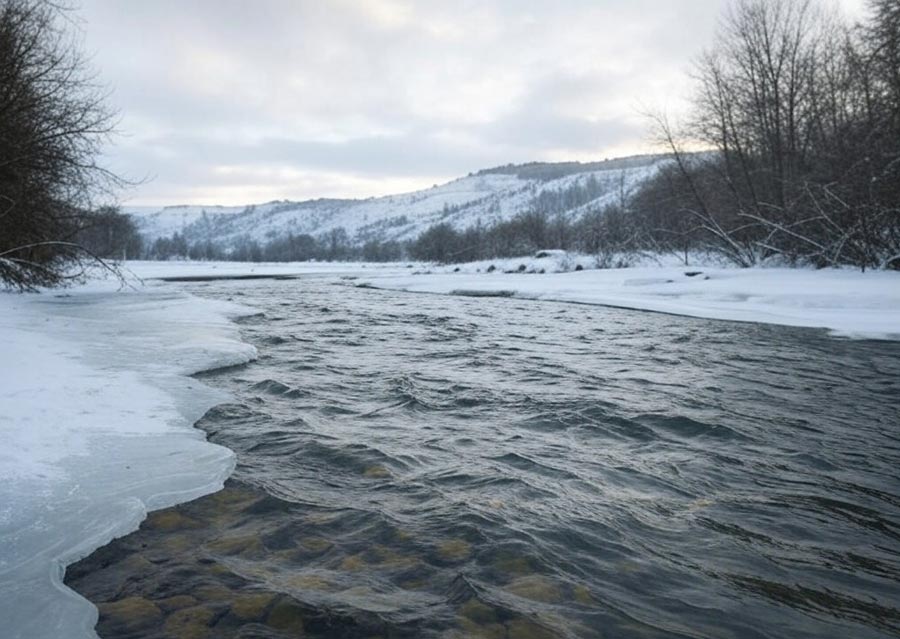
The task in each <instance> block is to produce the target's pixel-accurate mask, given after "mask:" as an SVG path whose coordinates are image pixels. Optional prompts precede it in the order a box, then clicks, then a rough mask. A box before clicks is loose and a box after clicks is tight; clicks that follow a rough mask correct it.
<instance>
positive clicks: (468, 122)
mask: <svg viewBox="0 0 900 639" xmlns="http://www.w3.org/2000/svg"><path fill="white" fill-rule="evenodd" d="M840 1H841V4H843V5H844V6H845V7H847V8H849V9H850V10H851V11H854V10H856V11H858V8H859V5H861V4H862V1H863V0H840ZM725 4H726V2H725V0H555V1H554V0H480V1H468V0H457V1H455V2H448V1H447V0H439V1H426V0H422V1H412V0H410V1H407V0H255V1H253V2H251V1H249V0H154V1H152V2H148V1H145V0H83V1H82V10H81V17H82V18H83V24H82V26H83V29H84V35H85V39H86V45H87V49H88V51H89V52H90V53H91V55H92V56H93V63H94V66H95V67H96V69H97V71H98V72H99V74H100V76H101V77H102V79H103V80H104V81H105V82H107V83H108V84H109V85H110V87H111V88H112V89H113V94H112V97H111V103H112V105H113V106H115V107H116V108H117V109H119V111H120V112H121V125H120V129H121V131H122V134H123V135H122V137H120V138H119V139H118V141H117V143H116V145H115V146H114V147H112V148H110V150H109V154H108V157H107V160H106V161H107V164H108V165H110V166H111V167H112V168H114V169H115V170H117V171H118V172H121V173H124V174H126V175H127V176H128V177H131V178H144V177H149V178H151V179H150V180H149V181H148V182H146V183H145V184H143V185H141V186H139V187H137V188H135V189H134V190H132V191H131V192H129V193H127V194H126V196H125V199H126V204H190V203H195V204H246V203H251V202H264V201H269V200H273V199H284V198H287V199H306V198H315V197H367V196H370V195H383V194H387V193H397V192H401V191H408V190H413V189H417V188H422V187H428V186H431V185H432V184H434V183H439V182H444V181H447V180H449V179H452V178H455V177H458V176H460V175H464V174H466V173H468V172H470V171H475V170H478V169H481V168H486V167H490V166H496V165H499V164H506V163H508V162H516V163H518V162H528V161H533V160H549V161H557V160H570V159H576V160H591V159H603V158H605V157H614V156H620V155H627V154H633V153H640V152H647V151H650V150H652V147H651V146H650V140H649V138H648V135H647V126H646V122H645V121H644V119H643V118H642V116H641V115H640V112H641V111H642V109H645V108H653V109H666V110H667V111H668V112H670V113H672V114H675V115H677V114H678V113H679V112H681V111H683V109H684V108H685V99H686V96H687V90H688V87H689V83H688V78H687V73H688V71H689V69H690V64H691V60H692V59H694V58H695V57H696V56H697V54H698V53H699V52H700V51H701V50H702V49H703V48H704V47H705V46H708V45H709V44H710V43H711V41H712V38H713V33H714V31H715V24H716V20H717V18H718V16H719V14H720V12H721V11H722V9H723V7H724V6H725Z"/></svg>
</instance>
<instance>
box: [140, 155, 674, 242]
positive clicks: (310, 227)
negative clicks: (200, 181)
mask: <svg viewBox="0 0 900 639" xmlns="http://www.w3.org/2000/svg"><path fill="white" fill-rule="evenodd" d="M667 161H668V159H667V158H666V157H664V156H637V157H632V158H623V159H617V160H608V161H604V162H592V163H578V162H564V163H530V164H523V165H508V166H503V167H497V168H494V169H486V170H483V171H479V172H478V173H475V174H470V175H468V176H466V177H462V178H459V179H456V180H453V181H452V182H449V183H447V184H443V185H440V186H434V187H432V188H429V189H425V190H422V191H414V192H412V193H404V194H400V195H389V196H385V197H378V198H369V199H365V200H338V199H319V200H309V201H305V202H290V201H275V202H268V203H266V204H257V205H250V206H237V207H222V206H171V207H165V208H163V209H148V208H144V207H132V208H126V212H127V213H130V214H132V215H134V216H135V217H137V219H138V226H139V229H140V231H141V234H142V235H143V237H144V239H145V240H146V241H148V242H153V241H154V240H156V239H157V238H160V237H169V236H171V235H172V234H173V233H176V232H177V233H180V234H182V235H183V236H184V237H185V239H186V240H187V242H188V243H195V242H206V241H210V242H212V243H214V244H216V245H218V246H221V247H222V248H225V249H228V248H231V247H233V246H235V244H236V243H237V242H239V241H241V240H242V239H245V238H248V239H253V240H256V241H258V242H261V243H264V242H268V241H270V240H272V239H275V238H278V237H284V236H286V235H288V234H294V235H302V234H308V235H312V236H315V237H321V236H323V235H325V234H327V233H329V232H331V231H333V230H336V229H341V228H342V229H344V230H345V231H346V233H347V236H348V238H349V240H350V241H351V242H352V243H353V244H356V245H361V244H363V243H365V242H367V241H369V240H378V241H380V242H384V241H388V240H411V239H414V238H416V237H417V236H418V235H419V234H421V233H422V231H424V230H425V229H427V228H428V227H430V226H432V225H434V224H437V223H439V222H447V223H449V224H450V225H452V226H453V227H454V228H456V229H464V228H466V227H468V226H472V225H474V224H478V223H479V222H480V223H481V224H483V225H490V224H493V223H495V222H499V221H503V220H508V219H510V218H512V217H514V216H515V215H516V214H518V213H522V212H525V211H534V210H540V211H544V212H546V213H547V214H549V215H563V216H566V217H568V218H575V217H578V216H579V215H581V214H582V213H584V212H586V211H589V210H597V209H601V208H603V207H604V206H605V205H607V204H609V203H612V202H615V201H617V200H619V199H620V198H621V197H622V196H623V194H628V193H630V192H631V191H632V190H633V189H634V188H636V186H637V185H639V184H640V183H641V182H643V181H644V180H646V179H647V178H648V177H650V176H652V175H653V174H655V173H656V171H657V170H658V168H659V167H660V166H661V164H663V163H665V162H667Z"/></svg>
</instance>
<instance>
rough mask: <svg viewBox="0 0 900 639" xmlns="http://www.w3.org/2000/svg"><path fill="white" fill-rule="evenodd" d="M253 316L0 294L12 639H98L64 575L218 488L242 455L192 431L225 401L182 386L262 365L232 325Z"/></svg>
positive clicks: (209, 306)
mask: <svg viewBox="0 0 900 639" xmlns="http://www.w3.org/2000/svg"><path fill="white" fill-rule="evenodd" d="M248 312H251V311H250V310H249V309H244V308H241V307H238V306H236V305H228V304H220V303H215V302H208V301H204V300H199V299H196V298H192V297H189V296H187V295H185V294H182V293H179V292H177V291H174V290H171V288H170V287H162V286H149V287H145V288H144V289H142V290H141V291H139V292H115V286H113V285H112V284H111V283H95V284H92V285H90V286H86V287H82V288H79V289H75V290H74V291H71V292H69V293H65V294H51V293H47V294H44V295H39V296H34V295H28V296H25V295H15V294H9V293H0V440H2V442H3V444H2V447H0V602H2V603H0V611H2V614H0V618H2V620H3V626H4V627H3V636H4V637H10V638H13V637H23V638H24V637H27V638H29V639H36V638H43V637H67V638H69V637H95V636H96V635H95V634H94V631H93V627H94V624H95V622H96V609H95V608H94V607H93V606H92V605H91V604H90V603H88V602H87V601H86V600H84V599H82V598H81V597H80V596H78V595H77V594H75V593H74V592H72V591H70V590H68V589H67V588H65V587H64V586H63V585H62V576H63V573H64V566H65V565H66V564H68V563H71V562H73V561H76V560H77V559H79V558H81V557H83V556H85V555H87V554H88V553H90V552H91V551H92V550H94V549H95V548H97V547H99V546H101V545H103V544H105V543H107V542H108V541H109V540H110V539H112V538H114V537H117V536H120V535H123V534H126V533H128V532H130V531H132V530H134V529H135V528H137V526H138V524H139V523H140V521H141V520H142V519H143V518H144V516H145V514H146V512H147V511H148V510H151V509H157V508H163V507H166V506H169V505H172V504H174V503H178V502H182V501H186V500H188V499H193V498H195V497H198V496H201V495H203V494H207V493H209V492H213V491H215V490H218V489H219V488H220V487H221V485H222V482H223V481H224V480H225V478H226V477H227V476H228V475H229V474H230V472H231V470H232V468H233V465H234V455H233V453H232V452H231V451H229V450H228V449H226V448H223V447H220V446H217V445H214V444H210V443H208V442H206V441H205V438H204V436H203V433H202V432H201V431H198V430H197V429H195V428H193V423H194V422H195V421H196V420H197V419H199V418H200V417H201V416H202V415H203V413H204V412H205V411H206V410H207V409H208V408H210V407H211V406H213V405H214V404H216V403H219V402H221V401H223V400H224V399H225V397H223V396H222V395H221V394H220V393H218V392H216V391H213V390H212V389H210V388H208V387H206V386H204V385H203V384H201V383H199V382H198V381H197V380H194V379H191V378H188V377H185V375H187V374H189V373H193V372H197V371H199V370H202V369H205V368H211V367H217V366H223V365H230V364H238V363H242V362H246V361H249V360H250V359H252V358H253V357H255V355H256V353H255V351H254V349H253V348H252V347H251V346H249V345H246V344H243V343H241V342H240V340H239V337H238V333H237V329H236V327H235V326H233V325H232V324H231V322H230V321H229V320H228V318H229V317H233V316H236V315H241V314H246V313H248Z"/></svg>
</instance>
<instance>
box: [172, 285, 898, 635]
mask: <svg viewBox="0 0 900 639" xmlns="http://www.w3.org/2000/svg"><path fill="white" fill-rule="evenodd" d="M523 277H524V276H523ZM183 286H184V287H185V289H186V290H188V291H190V292H192V293H194V294H197V295H200V296H210V297H215V298H226V299H233V300H234V301H239V302H242V303H245V304H248V305H250V306H253V307H255V308H258V309H259V310H260V311H261V313H260V314H259V315H256V316H252V317H249V318H246V319H244V320H242V321H241V327H242V332H243V337H244V339H245V340H246V341H248V342H250V343H251V344H253V345H255V346H256V347H257V348H258V350H259V353H260V358H259V360H258V361H256V362H253V363H251V364H249V365H246V366H242V367H237V368H229V369H223V370H218V371H213V372H211V373H207V374H204V375H203V376H202V377H203V379H204V381H205V382H207V383H208V384H211V385H213V386H215V387H219V388H222V389H224V390H227V391H228V392H230V393H231V395H232V396H233V398H234V400H233V402H232V403H229V404H226V405H223V406H220V407H218V408H216V409H213V410H212V411H211V412H210V413H208V414H207V416H206V417H205V418H204V419H203V420H202V421H201V423H200V426H201V427H202V428H204V429H205V430H206V431H207V432H208V433H209V438H210V439H211V440H212V441H214V442H216V443H218V444H222V445H224V446H227V447H229V448H231V449H233V450H234V451H236V453H237V457H238V465H237V470H236V471H235V474H234V476H233V480H232V483H233V484H234V485H238V486H242V487H246V489H247V490H250V491H253V492H254V493H258V494H264V495H266V502H265V503H266V504H267V505H266V507H265V508H257V511H258V515H256V516H248V517H244V518H240V519H236V520H235V521H234V522H232V523H230V524H228V525H225V524H222V523H221V521H219V522H218V523H217V524H216V525H217V526H218V528H216V531H217V532H216V533H215V534H216V535H224V536H225V537H226V538H227V536H228V535H229V534H232V533H234V531H235V530H238V531H244V532H246V531H251V533H252V536H253V538H254V539H255V540H256V541H255V542H254V543H253V544H252V549H251V550H247V548H249V546H247V547H245V546H241V545H240V544H237V545H235V544H232V545H230V546H229V545H228V544H224V545H223V544H221V543H220V544H219V545H218V546H216V545H215V543H212V542H211V543H210V545H209V546H208V548H207V550H208V551H209V552H215V551H219V554H220V555H222V556H223V557H225V560H226V561H227V562H228V566H229V569H230V570H233V571H236V572H237V573H239V574H240V575H241V578H242V579H243V580H245V581H247V580H249V581H251V582H253V583H254V584H257V585H259V586H260V587H262V585H264V586H265V588H267V589H268V590H278V591H280V592H284V593H289V594H290V595H291V596H292V597H293V598H295V599H297V600H298V601H300V602H302V604H303V605H304V606H307V607H308V608H309V609H315V610H319V611H322V610H324V611H335V614H338V613H340V614H342V615H349V616H350V617H353V616H354V615H360V616H365V617H366V618H367V619H373V618H374V619H376V620H377V624H380V625H379V626H378V627H379V628H380V631H379V632H380V634H382V635H385V636H421V637H456V636H460V637H463V636H479V637H497V638H502V637H509V638H511V639H515V638H517V637H523V638H528V637H537V638H540V637H591V638H593V637H694V638H699V637H747V638H763V637H769V638H772V637H784V638H791V639H798V638H804V637H809V638H812V637H816V638H820V637H835V638H838V637H840V638H842V639H843V638H846V637H857V638H865V637H889V636H897V635H898V634H900V344H898V343H893V342H877V341H848V340H841V339H836V338H833V337H830V336H828V335H827V334H826V333H825V332H824V331H818V330H810V329H795V328H786V327H780V326H767V325H759V324H747V323H731V322H720V321H710V320H701V319H692V318H685V317H675V316H669V315H663V314H653V313H643V312H635V311H628V310H621V309H613V308H605V307H597V306H584V305H574V304H561V303H548V302H533V301H523V300H516V299H502V298H478V299H473V298H468V297H450V296H432V295H424V294H409V293H401V292H391V291H382V290H375V289H370V288H362V287H356V286H354V282H353V281H352V280H350V281H348V280H345V281H336V280H334V279H333V278H315V277H312V278H303V279H297V280H287V281H275V280H265V281H256V282H253V283H251V284H248V283H247V282H234V281H216V282H204V283H196V284H186V285H183ZM229 528H230V529H231V530H230V531H229ZM235 538H237V537H235ZM248 543H249V542H248ZM186 552H189V553H195V552H197V551H196V549H190V550H188V551H186ZM223 614H224V613H223ZM208 623H213V622H212V621H209V622H208ZM307 627H308V628H309V627H310V625H309V623H308V622H307ZM351 635H352V633H350V634H348V635H347V636H351ZM247 636H250V635H247ZM253 636H256V635H253ZM260 636H262V635H260ZM266 636H268V635H266Z"/></svg>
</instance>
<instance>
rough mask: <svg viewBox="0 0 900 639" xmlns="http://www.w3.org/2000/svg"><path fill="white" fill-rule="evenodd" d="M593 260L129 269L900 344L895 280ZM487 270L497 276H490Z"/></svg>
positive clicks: (887, 274)
mask: <svg viewBox="0 0 900 639" xmlns="http://www.w3.org/2000/svg"><path fill="white" fill-rule="evenodd" d="M592 259H593V258H590V259H588V257H587V256H573V255H564V254H561V255H558V254H551V255H549V256H548V257H546V258H543V259H536V258H522V259H505V260H494V261H492V262H481V263H473V264H461V265H458V266H457V265H450V266H440V267H435V266H432V265H426V264H420V263H417V264H408V263H399V264H360V263H340V262H339V263H333V264H328V263H282V264H246V263H235V262H131V263H129V268H130V269H131V270H132V271H133V272H134V273H135V274H137V275H138V276H140V277H144V278H163V277H165V278H171V277H176V278H177V277H190V276H213V277H234V276H240V275H256V276H281V275H290V276H301V275H320V276H326V275H332V276H335V277H337V276H342V277H345V278H354V281H356V282H357V283H362V284H365V285H368V286H374V287H376V288H386V289H395V290H404V291H410V292H417V293H439V294H450V293H456V294H476V295H477V294H481V295H485V294H501V295H508V296H513V297H519V298H525V299H535V300H550V301H559V302H577V303H582V304H599V305H604V306H617V307H620V308H632V309H637V310H646V311H655V312H661V313H671V314H674V315H687V316H691V317H702V318H707V319H721V320H732V321H741V322H759V323H764V324H780V325H784V326H802V327H809V328H825V329H828V330H829V331H831V332H832V333H833V334H835V335H838V336H842V337H853V338H870V339H900V272H896V271H870V272H867V273H861V272H859V271H857V270H852V269H822V270H814V269H803V268H751V269H739V268H727V267H725V268H723V267H718V266H691V267H685V266H672V265H666V266H640V267H633V268H610V269H591V268H590V267H589V266H586V267H584V270H580V271H573V270H572V269H574V268H575V266H576V265H578V264H582V263H585V264H589V263H590V262H591V261H592ZM491 266H494V269H493V270H492V271H491V272H488V269H491ZM520 269H521V271H522V272H520ZM541 270H544V271H545V272H544V273H541V272H540V271H541ZM560 271H563V272H560Z"/></svg>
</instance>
